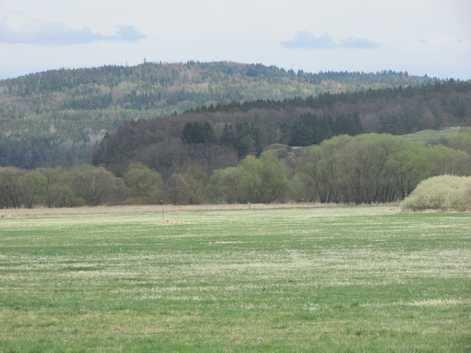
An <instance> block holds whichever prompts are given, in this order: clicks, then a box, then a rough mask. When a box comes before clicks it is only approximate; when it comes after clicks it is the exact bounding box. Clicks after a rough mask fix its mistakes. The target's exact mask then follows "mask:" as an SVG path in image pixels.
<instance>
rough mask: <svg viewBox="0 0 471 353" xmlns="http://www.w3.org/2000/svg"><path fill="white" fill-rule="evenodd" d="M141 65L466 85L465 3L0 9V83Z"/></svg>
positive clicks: (52, 3)
mask: <svg viewBox="0 0 471 353" xmlns="http://www.w3.org/2000/svg"><path fill="white" fill-rule="evenodd" d="M144 59H147V61H157V62H158V61H164V62H177V61H188V60H199V61H215V60H230V61H239V62H246V63H253V62H260V63H263V64H268V65H277V66H281V67H284V68H293V69H303V70H305V71H311V72H317V71H326V70H349V71H352V70H361V71H378V70H383V69H392V70H407V71H409V72H410V73H412V74H420V75H422V74H429V75H433V76H440V77H455V78H464V79H471V1H469V0H394V1H391V0H361V1H359V0H358V1H352V0H327V1H318V0H289V1H288V0H153V1H151V0H133V1H125V0H0V77H12V76H15V75H19V74H24V73H30V72H35V71H39V70H45V69H53V68H61V67H83V66H98V65H105V64H123V65H124V64H129V65H134V64H138V63H141V62H143V60H144Z"/></svg>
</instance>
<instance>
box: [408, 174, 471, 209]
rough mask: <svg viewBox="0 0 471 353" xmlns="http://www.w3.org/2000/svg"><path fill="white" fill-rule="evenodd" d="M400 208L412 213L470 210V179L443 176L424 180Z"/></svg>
mask: <svg viewBox="0 0 471 353" xmlns="http://www.w3.org/2000/svg"><path fill="white" fill-rule="evenodd" d="M401 207H402V209H404V210H412V211H420V210H456V211H466V210H471V177H458V176H450V175H443V176H437V177H433V178H429V179H426V180H424V181H422V182H421V183H420V184H419V185H418V186H417V188H416V189H415V190H414V191H413V192H412V194H411V195H410V196H409V197H407V198H406V199H405V200H404V201H403V202H402V204H401Z"/></svg>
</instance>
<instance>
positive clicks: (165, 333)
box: [0, 205, 471, 353]
mask: <svg viewBox="0 0 471 353" xmlns="http://www.w3.org/2000/svg"><path fill="white" fill-rule="evenodd" d="M0 352H2V353H6V352H9V353H13V352H30V353H33V352H35V353H39V352H57V353H59V352H61V353H62V352H74V353H76V352H103V353H104V352H123V353H124V352H135V353H138V352H139V353H141V352H142V353H143V352H162V353H166V352H199V353H215V352H240V353H242V352H279V353H281V352H293V353H295V352H296V353H298V352H299V353H300V352H322V353H329V352H342V353H347V352H349V353H354V352H355V353H357V352H358V353H360V352H361V353H366V352H375V353H380V352H381V353H383V352H391V353H392V352H402V353H414V352H417V353H418V352H421V353H422V352H429V353H432V352H437V353H438V352H456V353H469V352H471V214H469V213H468V214H466V213H416V214H414V213H401V212H400V211H399V209H398V208H395V207H386V206H384V207H383V206H381V207H352V208H348V207H323V208H319V207H311V206H308V205H304V206H302V207H286V208H285V207H282V206H278V207H273V208H271V207H261V206H253V207H251V208H250V209H249V208H248V206H239V207H224V206H223V207H214V206H213V207H166V208H165V210H164V212H162V208H161V207H110V208H106V207H102V208H83V209H69V210H19V211H8V210H5V211H0Z"/></svg>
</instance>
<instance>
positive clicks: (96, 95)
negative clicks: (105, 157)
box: [0, 62, 435, 168]
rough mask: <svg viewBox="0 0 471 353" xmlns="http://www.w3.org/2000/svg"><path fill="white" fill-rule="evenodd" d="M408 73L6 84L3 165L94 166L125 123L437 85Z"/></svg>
mask: <svg viewBox="0 0 471 353" xmlns="http://www.w3.org/2000/svg"><path fill="white" fill-rule="evenodd" d="M434 81H435V80H434V79H431V78H428V77H416V76H409V75H408V74H407V73H395V72H390V71H387V72H380V73H374V74H369V73H348V72H325V73H319V74H310V73H305V72H302V71H300V72H294V71H287V70H283V69H279V68H276V67H268V66H263V65H259V64H257V65H247V64H238V63H230V62H214V63H197V62H189V63H186V64H153V63H145V64H142V65H138V66H134V67H124V66H105V67H100V68H93V69H76V70H55V71H48V72H43V73H38V74H32V75H27V76H23V77H19V78H16V79H9V80H2V81H0V164H3V165H5V164H14V165H18V166H21V167H27V168H31V167H35V166H41V165H53V164H75V163H80V162H85V161H88V160H90V146H92V145H94V144H95V143H96V142H98V141H100V140H101V138H102V137H103V135H104V133H105V132H106V131H109V130H110V129H113V128H115V127H117V126H119V124H120V123H121V122H123V121H129V120H138V119H151V118H155V117H159V116H163V115H171V114H173V113H180V112H183V111H186V110H189V109H195V108H197V107H201V106H210V105H217V104H226V103H229V102H246V101H251V100H283V99H289V98H294V97H301V98H304V97H309V96H317V95H319V94H322V93H340V92H352V91H358V90H365V89H382V88H391V87H398V86H416V85H421V84H426V83H431V82H434Z"/></svg>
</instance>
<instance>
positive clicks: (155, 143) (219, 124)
mask: <svg viewBox="0 0 471 353" xmlns="http://www.w3.org/2000/svg"><path fill="white" fill-rule="evenodd" d="M450 126H471V82H456V81H447V82H442V83H437V84H433V85H426V86H419V87H409V88H395V89H383V90H368V91H361V92H356V93H344V94H336V95H332V94H324V95H320V96H318V97H315V98H306V99H301V98H299V99H291V100H285V101H281V102H276V101H256V102H250V103H244V104H230V105H224V106H212V107H208V108H204V109H197V110H195V111H192V112H187V113H184V114H182V115H179V116H169V117H167V118H164V117H162V118H159V119H154V120H142V121H137V122H128V123H125V124H123V125H122V126H121V127H120V128H119V129H117V130H116V131H114V132H113V133H111V134H109V135H107V136H106V137H105V138H104V140H103V141H102V143H101V145H100V147H99V148H98V149H97V151H96V153H95V158H94V162H95V163H96V164H99V165H105V166H107V167H108V168H111V169H112V170H114V171H116V172H118V173H119V172H120V170H124V169H125V168H126V167H127V164H128V163H129V162H132V161H134V162H136V161H137V162H141V163H144V164H146V165H148V166H150V167H152V168H154V169H156V170H158V171H159V172H160V173H162V174H163V175H164V176H168V175H170V174H172V173H174V172H175V171H178V170H184V169H185V168H187V167H189V166H192V165H198V166H200V167H202V168H203V169H205V170H207V171H210V170H213V169H217V168H221V167H225V166H228V165H233V164H236V163H237V162H238V161H239V160H240V159H242V158H244V157H245V156H246V155H247V154H259V153H261V152H262V151H263V150H264V149H265V148H266V147H267V146H269V145H271V144H286V145H291V146H308V145H314V144H318V143H320V142H322V141H323V140H325V139H328V138H330V137H333V136H336V135H340V134H349V135H356V134H360V133H366V132H384V133H392V134H406V133H413V132H416V131H419V130H425V129H441V128H445V127H450Z"/></svg>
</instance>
